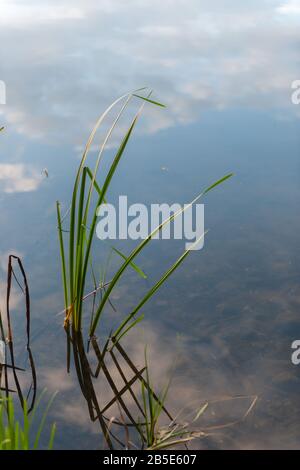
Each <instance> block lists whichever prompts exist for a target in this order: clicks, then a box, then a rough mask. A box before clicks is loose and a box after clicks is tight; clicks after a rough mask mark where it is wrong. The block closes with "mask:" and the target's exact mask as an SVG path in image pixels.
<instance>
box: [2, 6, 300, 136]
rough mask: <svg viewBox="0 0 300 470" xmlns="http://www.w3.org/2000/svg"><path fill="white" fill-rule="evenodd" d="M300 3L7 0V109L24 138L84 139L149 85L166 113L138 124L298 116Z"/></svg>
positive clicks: (150, 128)
mask: <svg viewBox="0 0 300 470" xmlns="http://www.w3.org/2000/svg"><path fill="white" fill-rule="evenodd" d="M298 10H299V1H295V0H294V1H291V0H290V1H283V0H271V1H270V0H260V1H257V0H255V1H253V2H251V3H249V2H240V1H237V0H230V1H227V2H223V1H221V0H214V1H213V2H211V1H208V0H200V1H199V0H184V1H183V0H176V1H175V0H166V1H164V2H161V1H158V0H152V1H148V0H144V1H143V2H138V1H137V0H128V1H126V2H123V1H121V0H109V1H108V0H101V1H94V0H84V1H83V0H74V1H72V2H69V1H66V0H63V1H59V2H58V0H52V1H51V2H50V1H44V2H43V4H42V5H41V3H40V2H38V1H37V0H30V1H29V0H23V1H22V2H21V1H9V2H8V1H6V0H5V1H2V2H1V15H0V18H1V19H0V25H1V30H0V44H1V45H2V46H1V47H2V49H3V51H2V60H1V62H2V64H1V65H2V71H1V74H2V75H3V77H1V78H2V79H4V80H5V82H6V83H7V95H8V96H7V105H6V107H5V108H4V107H3V108H2V112H3V114H4V118H5V119H6V121H7V122H8V123H9V124H10V125H12V126H14V128H15V129H16V130H17V131H18V132H19V133H22V134H26V135H27V136H29V137H33V138H37V137H38V138H47V139H48V140H49V141H50V140H51V141H53V142H57V141H58V140H62V141H67V142H68V143H71V144H74V145H80V144H82V142H83V141H84V140H85V138H86V135H87V133H88V131H89V129H90V127H91V125H92V123H93V122H94V120H95V119H96V117H97V115H98V114H99V112H101V111H102V110H103V108H104V107H105V106H106V105H107V104H108V103H109V102H110V101H111V100H112V99H113V98H115V97H116V96H119V95H120V94H122V93H123V92H126V91H128V90H131V89H134V88H135V87H140V86H144V85H149V86H150V87H153V88H154V89H155V90H156V92H157V94H158V96H159V97H160V98H161V99H162V100H163V101H164V102H166V103H167V105H168V110H167V111H161V110H155V111H153V110H150V111H149V112H148V114H147V116H146V118H145V119H144V120H143V126H144V127H142V128H140V130H141V131H143V132H156V131H157V130H159V129H162V128H167V127H170V126H173V125H175V124H178V123H187V122H191V121H192V120H195V119H197V118H198V117H199V116H201V113H202V112H203V111H204V110H205V109H208V108H214V109H223V108H227V107H232V106H236V107H239V106H242V107H252V108H253V107H254V108H264V109H271V110H274V112H279V111H280V114H281V115H282V111H283V112H285V113H286V114H287V115H289V114H296V113H298V112H299V111H298V109H297V107H296V106H294V107H293V106H291V104H290V84H291V81H292V80H294V79H296V78H299V77H298V74H299V73H298V72H299V68H298V44H299V39H300V29H299V25H298V22H299V17H298V16H297V15H296V16H295V15H294V13H295V12H298ZM297 18H298V20H297ZM3 44H5V48H3Z"/></svg>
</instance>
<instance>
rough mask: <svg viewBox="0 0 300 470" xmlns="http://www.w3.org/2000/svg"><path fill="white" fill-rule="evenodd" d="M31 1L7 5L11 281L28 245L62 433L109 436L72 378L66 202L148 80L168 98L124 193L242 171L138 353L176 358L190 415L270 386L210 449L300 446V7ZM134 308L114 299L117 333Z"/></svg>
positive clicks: (159, 372) (40, 345) (147, 192)
mask: <svg viewBox="0 0 300 470" xmlns="http://www.w3.org/2000/svg"><path fill="white" fill-rule="evenodd" d="M24 3H27V2H22V5H21V2H6V1H4V2H1V9H2V13H1V15H0V25H1V30H0V47H1V73H0V79H3V80H5V81H6V83H7V90H8V95H7V105H6V106H1V108H0V113H1V118H2V119H1V124H3V125H5V126H6V131H5V133H3V135H1V152H0V204H1V213H0V223H1V235H2V236H1V242H0V255H1V260H0V261H1V270H2V271H1V284H0V292H1V293H3V291H4V282H5V263H6V261H5V260H6V257H7V254H8V253H10V252H12V251H14V252H17V253H19V254H21V255H22V256H23V258H24V264H25V266H26V269H27V272H28V277H29V281H30V286H31V294H32V314H33V336H34V338H35V340H34V342H33V350H35V351H36V356H37V363H38V364H37V367H38V370H39V371H40V376H41V386H47V387H48V389H49V391H54V390H56V389H57V388H58V389H59V390H60V394H59V396H58V398H57V399H56V400H57V402H58V404H57V407H56V409H54V410H53V412H52V414H53V417H54V416H55V418H56V419H58V421H59V427H58V437H57V444H58V445H59V446H61V447H65V446H70V447H73V448H76V447H81V446H84V447H86V448H88V447H93V448H96V447H99V446H101V445H102V443H101V438H100V437H99V433H98V429H96V428H95V426H93V425H91V424H90V423H89V421H88V418H87V414H85V408H84V403H83V400H82V399H81V398H80V396H79V391H78V390H76V382H75V381H74V377H69V378H68V377H67V376H66V375H65V345H64V333H63V331H62V328H61V323H62V318H61V317H57V316H55V314H56V313H57V312H59V311H60V310H61V308H62V296H61V285H60V274H59V269H60V268H59V259H58V245H57V234H56V221H55V201H56V200H57V199H60V200H62V201H63V202H64V204H65V208H67V204H68V201H69V199H70V191H71V185H72V179H73V177H74V174H75V170H76V166H77V164H78V161H79V155H80V148H81V147H82V145H83V144H84V141H85V139H86V137H87V135H88V132H89V130H90V127H91V126H92V124H93V122H94V120H95V119H96V117H97V116H98V114H99V113H100V112H101V111H102V110H103V109H104V107H105V106H106V105H107V104H108V103H109V102H110V101H111V100H112V99H114V98H116V97H117V96H119V95H120V93H122V92H126V91H128V90H129V89H132V88H134V87H138V86H143V85H144V84H147V85H148V84H149V85H150V86H151V87H153V88H154V89H155V93H156V94H155V97H158V98H160V99H161V100H162V101H164V102H166V104H167V105H168V108H167V110H153V108H151V107H150V106H147V109H146V112H145V117H144V118H143V119H142V120H141V123H140V125H139V127H138V129H137V135H136V136H134V138H133V140H132V142H131V143H130V145H129V147H128V150H127V152H126V155H125V156H124V161H123V162H121V165H120V168H119V170H118V174H117V175H116V180H115V182H114V185H113V187H112V192H111V194H110V198H111V200H114V199H116V197H117V195H118V194H119V193H121V194H127V195H128V197H129V200H130V202H145V203H147V204H150V203H151V202H161V201H164V202H180V203H186V202H188V201H190V200H191V199H192V198H193V197H194V196H195V195H196V194H197V193H199V190H201V189H202V188H203V187H205V186H206V185H207V184H209V183H211V182H212V181H214V180H215V179H217V178H219V177H221V176H222V175H223V174H225V173H228V172H229V171H233V172H234V173H235V177H234V179H232V180H231V181H229V182H227V184H226V185H224V187H222V188H218V190H216V191H215V192H213V193H211V194H209V197H208V198H207V201H206V209H205V210H206V227H207V228H210V232H209V234H208V235H207V237H206V240H205V247H204V250H203V251H202V252H199V253H198V252H195V253H193V254H192V255H191V256H190V257H189V259H188V260H187V262H186V263H185V264H184V266H182V267H181V268H180V270H179V271H178V272H177V273H175V275H174V277H173V278H172V279H170V280H169V282H168V284H167V285H166V286H165V287H164V288H163V289H162V293H161V295H160V296H157V297H155V298H154V299H153V301H152V303H151V304H149V305H148V306H147V307H145V315H146V319H147V320H146V322H145V325H144V331H145V339H143V337H142V341H138V340H137V337H134V338H133V340H132V341H131V342H130V347H131V348H132V354H133V355H134V356H135V357H137V360H139V358H140V357H141V352H142V348H143V344H144V342H147V343H148V344H149V349H150V356H151V355H152V356H151V357H152V362H153V364H154V365H155V367H153V372H154V374H155V375H156V377H157V380H158V381H160V380H161V378H162V377H165V376H167V375H168V373H169V372H170V369H171V365H172V363H173V361H174V357H175V356H176V354H177V356H179V360H178V368H177V370H176V372H175V374H174V384H173V388H172V392H173V393H172V394H171V395H170V407H171V408H172V409H174V410H175V412H176V410H179V409H181V408H182V407H183V406H184V405H185V404H187V403H198V404H199V403H202V402H203V401H206V400H207V399H208V398H210V399H212V398H213V399H220V398H222V397H225V396H236V395H258V396H259V401H258V403H257V405H256V407H255V409H254V410H253V412H252V413H251V415H250V416H249V417H248V418H247V420H246V421H245V422H242V423H240V424H239V425H237V426H235V427H233V428H230V429H227V430H224V431H223V432H222V433H221V435H217V436H211V437H210V438H208V439H205V440H204V441H202V442H201V443H199V444H197V445H199V446H201V448H202V447H214V446H216V447H240V448H277V447H283V448H295V447H297V448H298V447H299V437H300V425H299V422H300V406H299V398H298V397H299V392H300V382H299V378H300V369H298V368H297V367H295V366H293V365H292V364H291V361H290V353H291V350H290V345H291V342H292V341H293V340H294V339H298V338H300V321H299V304H300V290H299V289H300V288H299V274H300V273H299V262H300V260H299V229H300V219H299V203H300V163H299V150H300V145H299V144H300V141H299V127H298V123H299V121H298V117H299V107H297V106H293V105H292V104H291V102H290V85H291V82H292V80H294V79H297V78H299V76H297V74H298V75H299V57H298V55H299V54H298V50H297V46H298V44H299V19H300V14H299V11H300V5H299V2H296V1H289V2H283V1H275V0H274V1H271V2H267V1H261V0H260V2H256V1H255V2H252V3H251V7H250V6H245V5H244V2H237V1H231V2H226V10H225V8H224V5H223V2H221V1H219V0H218V1H217V0H215V1H214V2H206V1H202V2H199V1H192V0H191V1H188V2H186V1H185V2H181V1H177V2H176V7H177V8H171V7H173V6H174V2H172V1H171V0H169V1H167V2H164V3H163V4H162V3H161V2H156V1H153V0H152V2H148V1H144V2H143V6H142V7H141V6H140V3H137V2H136V1H134V0H132V1H128V2H126V10H125V11H124V6H123V4H122V2H119V1H118V0H114V1H112V2H111V1H110V2H106V1H103V0H102V1H101V2H97V6H96V4H95V3H96V2H92V1H88V2H87V1H85V2H82V1H79V0H77V1H75V2H72V8H71V7H70V3H69V2H53V1H52V2H51V6H50V2H49V3H48V2H43V4H42V5H40V4H38V2H35V1H32V2H29V3H28V5H26V14H25V10H24ZM53 3H55V5H53ZM183 7H184V8H183ZM50 8H51V11H50ZM166 9H167V11H168V15H167V16H166V15H165V11H166ZM183 11H184V14H183V13H182V12H183ZM121 16H122V18H123V19H124V21H122V23H121V24H120V17H121ZM165 17H168V22H166V21H159V18H165ZM12 35H13V36H14V41H11V40H10V38H11V37H12ZM137 36H138V38H139V40H138V41H137V40H136V37H137ZM3 44H5V47H3ZM124 125H125V122H124ZM122 129H123V126H122V127H121V130H122ZM118 136H119V134H117V135H116V137H115V139H116V140H117V138H118ZM116 140H113V142H112V147H113V146H114V144H115V142H116ZM112 151H113V148H111V149H110V151H109V152H110V153H108V155H107V157H106V158H107V160H108V158H109V155H111V152H112ZM44 168H47V170H48V172H49V178H47V177H46V176H45V173H44V172H43V169H44ZM162 168H165V170H164V171H163V170H162ZM133 170H134V171H133ZM99 243H100V242H99ZM119 246H121V245H119ZM130 246H132V245H131V244H130V243H129V244H128V245H127V249H129V247H130ZM95 249H96V251H97V249H98V245H96V247H95ZM182 249H183V246H181V244H180V243H179V242H176V243H175V242H170V243H168V242H153V244H151V246H149V248H147V251H146V252H145V254H144V255H142V256H141V257H140V258H139V264H140V265H141V266H142V267H143V269H145V271H146V272H147V273H148V274H149V280H148V281H146V282H144V281H142V280H139V279H137V278H136V276H135V275H134V273H132V272H131V273H129V274H128V276H127V280H126V283H122V284H121V286H120V289H119V290H118V291H117V293H116V296H115V298H114V301H115V303H116V305H117V306H118V307H119V308H120V310H121V312H127V311H128V309H129V308H130V307H131V306H132V305H134V304H135V303H136V301H137V300H138V299H137V297H136V292H137V287H138V288H139V289H140V296H142V293H143V292H144V291H146V288H147V285H148V286H149V285H151V284H152V282H151V281H154V280H155V279H157V278H158V275H159V274H160V273H161V272H163V270H164V269H165V268H166V267H167V266H169V265H170V264H171V262H172V261H174V260H175V258H176V255H177V254H178V253H179V252H180V251H181V250H182ZM147 283H148V284H147ZM2 297H3V296H2ZM19 302H20V300H19V299H18V297H17V296H16V299H15V306H16V307H17V306H18V303H19ZM119 315H120V314H118V313H117V314H116V313H113V312H107V317H106V320H105V322H106V323H105V327H106V328H107V330H108V331H109V329H110V327H111V326H110V325H111V322H112V321H113V322H117V321H118V320H119ZM16 329H17V330H18V326H16ZM46 330H47V334H46V335H45V334H44V332H45V331H46ZM139 336H140V335H139ZM54 346H55V347H54ZM176 351H177V353H176ZM158 364H159V367H158ZM70 395H71V396H72V397H73V400H70V399H69V396H70ZM75 397H76V398H77V399H78V402H76V401H75ZM66 399H67V400H68V404H66V401H65V400H66ZM230 405H232V406H231V407H230ZM191 406H192V407H193V406H194V405H191ZM226 406H227V408H228V406H229V411H228V409H225V405H224V407H223V409H221V410H219V411H218V412H216V413H217V415H216V416H215V417H214V416H208V418H209V420H210V421H211V422H212V421H213V419H216V420H219V422H222V421H224V419H225V417H226V416H227V417H228V413H229V415H230V419H231V418H234V419H235V417H236V414H239V413H240V414H241V415H242V410H241V409H240V407H238V406H237V404H236V403H231V404H229V405H226ZM242 408H243V407H242ZM218 413H219V415H218ZM74 424H76V426H74ZM83 441H84V442H83Z"/></svg>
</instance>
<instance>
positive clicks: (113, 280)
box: [90, 173, 233, 336]
mask: <svg viewBox="0 0 300 470" xmlns="http://www.w3.org/2000/svg"><path fill="white" fill-rule="evenodd" d="M231 176H233V173H230V174H228V175H226V176H224V177H223V178H221V179H220V180H218V181H216V182H215V183H214V184H212V185H211V186H209V187H208V188H206V189H205V190H204V191H202V192H201V193H200V194H199V195H198V196H196V197H195V198H194V199H193V201H192V202H190V203H189V204H186V205H184V206H183V207H182V208H181V209H179V210H178V211H177V212H175V213H174V214H172V215H171V216H170V217H168V218H167V219H166V220H164V221H163V222H162V223H161V224H160V225H159V226H158V227H156V228H155V229H154V230H153V231H152V232H151V233H150V235H148V237H146V238H145V239H144V240H143V241H142V242H141V243H140V244H139V245H138V246H137V247H136V248H135V249H134V250H133V251H132V252H131V254H130V255H129V257H128V258H127V261H125V262H124V263H123V265H122V266H121V267H120V268H119V270H118V271H117V272H116V274H115V276H114V277H113V279H112V281H111V283H110V285H109V287H108V289H107V291H106V293H105V295H104V296H103V299H102V302H101V303H100V306H99V307H98V309H97V312H96V314H95V318H94V321H93V324H92V328H91V331H90V335H91V336H92V335H93V334H94V333H95V330H96V328H97V324H98V321H99V319H100V316H101V313H102V311H103V308H104V306H105V304H106V302H107V300H108V298H109V296H110V294H111V292H112V290H113V288H114V287H115V285H116V284H117V282H118V280H119V279H120V277H121V276H122V274H123V272H124V271H125V269H126V268H127V266H128V265H129V263H130V262H131V261H132V260H133V259H134V258H135V257H136V256H137V255H138V254H139V253H140V252H141V251H142V249H143V248H144V247H145V246H146V245H147V243H148V242H149V241H150V240H151V238H153V237H154V235H155V234H156V233H157V232H159V231H160V230H162V228H163V227H164V226H165V225H166V224H168V223H170V222H172V221H173V220H174V219H175V218H176V217H178V216H179V215H180V214H182V213H183V212H184V211H186V210H187V209H189V208H190V207H191V206H192V205H193V204H194V203H195V202H197V201H198V200H199V199H200V198H201V197H202V196H204V195H205V194H207V193H208V192H209V191H211V190H212V189H213V188H215V187H216V186H218V185H220V184H221V183H222V182H224V181H225V180H227V179H229V178H230V177H231Z"/></svg>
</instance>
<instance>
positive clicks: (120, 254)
mask: <svg viewBox="0 0 300 470" xmlns="http://www.w3.org/2000/svg"><path fill="white" fill-rule="evenodd" d="M111 248H112V250H113V251H115V252H116V253H117V254H118V255H119V256H121V258H123V259H124V260H125V261H127V256H125V255H124V254H123V253H122V252H121V251H120V250H118V249H117V248H114V247H113V246H112V247H111ZM129 265H130V266H131V267H132V268H133V269H134V270H135V271H136V272H137V273H138V275H139V276H141V277H142V278H143V279H147V275H146V274H145V273H144V271H142V270H141V268H139V267H138V266H137V264H135V263H133V261H130V262H129Z"/></svg>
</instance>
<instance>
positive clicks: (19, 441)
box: [0, 393, 56, 450]
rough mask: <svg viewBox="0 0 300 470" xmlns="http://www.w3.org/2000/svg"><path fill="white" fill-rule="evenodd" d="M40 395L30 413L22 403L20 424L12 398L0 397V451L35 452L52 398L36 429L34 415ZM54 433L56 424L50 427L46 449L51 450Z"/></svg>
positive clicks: (26, 405)
mask: <svg viewBox="0 0 300 470" xmlns="http://www.w3.org/2000/svg"><path fill="white" fill-rule="evenodd" d="M43 395H44V393H42V394H41V396H40V398H39V400H38V402H37V404H36V405H35V407H34V409H33V411H32V413H31V414H30V413H29V408H28V404H27V401H26V400H24V403H23V413H22V422H20V421H19V420H18V419H17V417H16V413H15V406H14V402H13V399H12V397H8V398H6V397H3V396H1V395H0V450H37V449H38V448H39V447H40V439H41V435H42V433H43V431H44V429H45V424H46V419H47V415H48V412H49V409H50V406H51V404H52V402H53V399H54V397H53V398H52V399H51V400H50V401H49V403H48V405H47V406H46V409H45V411H44V413H43V415H42V417H41V420H40V422H39V424H38V426H37V428H36V426H35V423H34V421H35V415H36V411H37V408H38V406H39V404H40V401H41V398H42V397H43ZM55 432H56V424H53V425H52V426H51V430H50V437H49V441H48V445H47V448H48V449H49V450H50V449H52V448H53V443H54V438H55Z"/></svg>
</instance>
